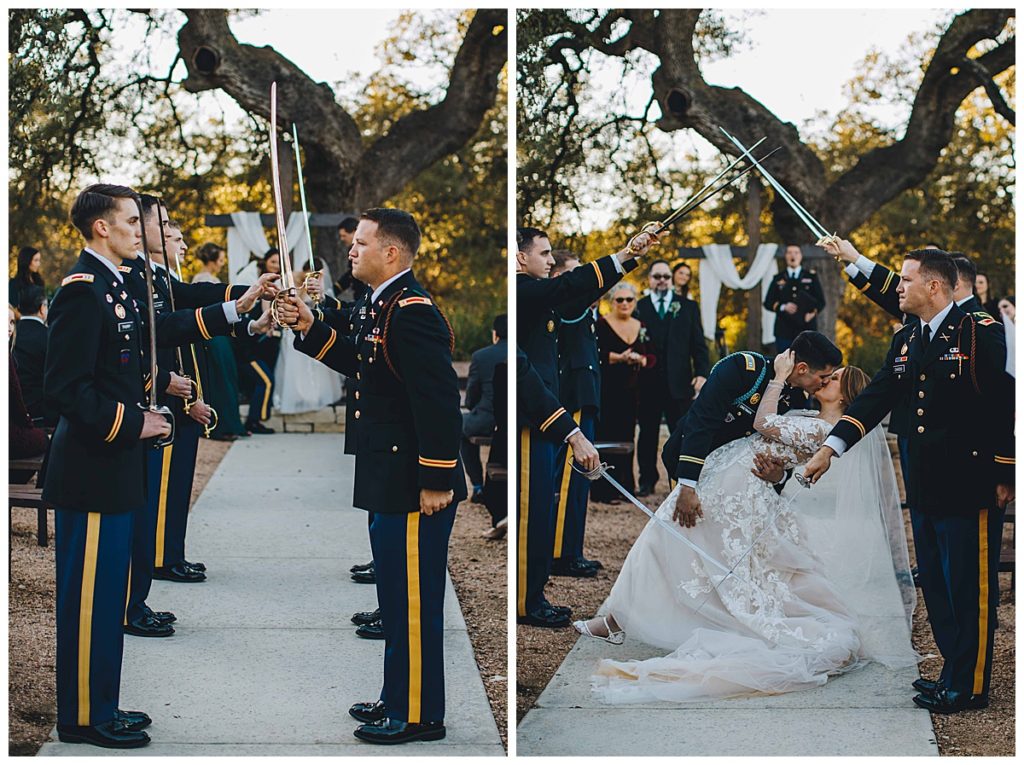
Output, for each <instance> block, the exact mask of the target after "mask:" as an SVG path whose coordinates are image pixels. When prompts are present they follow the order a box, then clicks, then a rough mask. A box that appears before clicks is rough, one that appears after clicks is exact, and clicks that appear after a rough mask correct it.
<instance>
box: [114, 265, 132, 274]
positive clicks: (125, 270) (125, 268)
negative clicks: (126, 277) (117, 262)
mask: <svg viewBox="0 0 1024 765" xmlns="http://www.w3.org/2000/svg"><path fill="white" fill-rule="evenodd" d="M117 270H118V271H120V272H121V273H122V274H130V273H131V272H132V267H131V266H118V267H117Z"/></svg>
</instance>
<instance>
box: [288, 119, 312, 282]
mask: <svg viewBox="0 0 1024 765" xmlns="http://www.w3.org/2000/svg"><path fill="white" fill-rule="evenodd" d="M292 138H293V139H294V141H293V143H292V148H294V149H295V167H296V168H297V169H298V171H299V199H300V200H302V219H303V220H304V221H305V222H306V244H307V245H308V246H309V270H310V273H312V272H313V271H316V266H315V265H314V263H313V237H312V235H311V234H310V233H309V211H308V210H307V209H306V184H305V183H303V182H302V157H300V156H299V129H298V128H297V127H296V126H295V123H294V122H293V123H292Z"/></svg>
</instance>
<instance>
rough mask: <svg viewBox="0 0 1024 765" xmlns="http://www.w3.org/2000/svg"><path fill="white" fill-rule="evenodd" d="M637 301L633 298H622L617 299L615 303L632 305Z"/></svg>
mask: <svg viewBox="0 0 1024 765" xmlns="http://www.w3.org/2000/svg"><path fill="white" fill-rule="evenodd" d="M635 299H636V298H631V297H620V298H615V302H616V303H632V302H633V301H634V300H635Z"/></svg>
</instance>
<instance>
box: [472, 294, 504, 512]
mask: <svg viewBox="0 0 1024 765" xmlns="http://www.w3.org/2000/svg"><path fill="white" fill-rule="evenodd" d="M507 336H508V315H507V314H503V313H502V314H498V315H497V316H495V317H494V323H493V325H492V326H491V344H490V345H488V346H487V347H486V348H481V349H480V350H478V351H475V352H474V353H473V355H472V356H471V357H470V360H469V378H468V379H467V380H466V409H468V410H469V411H467V412H465V413H464V414H463V415H462V449H461V452H462V464H463V465H464V466H465V468H466V475H467V477H468V478H469V482H470V484H471V485H472V487H473V494H472V498H471V500H470V501H471V502H476V503H480V502H482V501H483V490H484V468H483V465H482V464H481V463H480V447H479V446H477V445H476V444H474V443H473V442H471V441H470V440H469V439H470V438H472V437H473V436H491V435H492V434H493V433H494V424H495V423H494V420H495V412H494V369H495V367H496V366H497V365H498V364H507V363H508V342H507V341H506V340H505V338H506V337H507ZM498 520H500V519H498Z"/></svg>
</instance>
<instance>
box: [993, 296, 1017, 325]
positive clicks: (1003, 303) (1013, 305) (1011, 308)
mask: <svg viewBox="0 0 1024 765" xmlns="http://www.w3.org/2000/svg"><path fill="white" fill-rule="evenodd" d="M999 315H1000V316H1002V317H1003V318H1002V321H1003V322H1007V321H1010V322H1013V323H1014V324H1016V323H1017V301H1016V299H1015V298H1014V297H1013V295H1007V296H1006V297H1004V298H1003V299H1002V300H1000V301H999ZM997 318H998V317H997Z"/></svg>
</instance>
